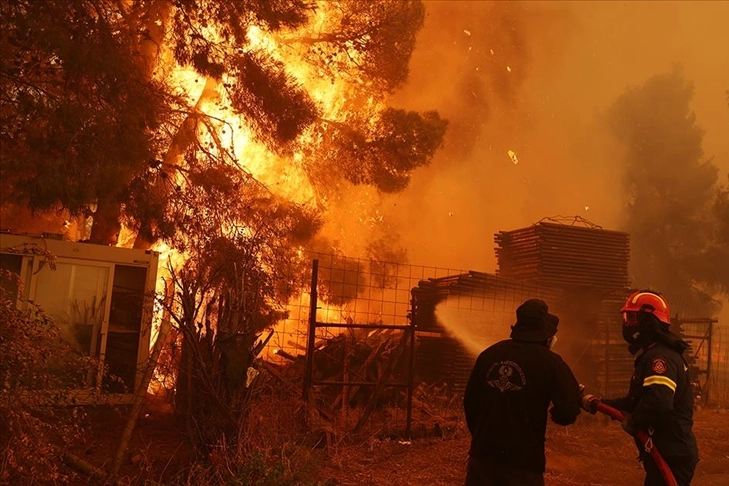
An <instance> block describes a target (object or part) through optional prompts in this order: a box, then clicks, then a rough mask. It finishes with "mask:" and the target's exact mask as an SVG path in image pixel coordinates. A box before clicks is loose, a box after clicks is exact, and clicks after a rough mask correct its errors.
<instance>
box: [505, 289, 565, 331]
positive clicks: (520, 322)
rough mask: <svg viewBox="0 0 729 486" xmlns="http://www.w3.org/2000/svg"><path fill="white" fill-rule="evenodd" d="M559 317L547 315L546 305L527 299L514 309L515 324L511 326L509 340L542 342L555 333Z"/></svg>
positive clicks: (540, 301) (536, 300)
mask: <svg viewBox="0 0 729 486" xmlns="http://www.w3.org/2000/svg"><path fill="white" fill-rule="evenodd" d="M558 324H559V317H557V316H555V315H554V314H550V313H549V307H548V306H547V303H546V302H544V301H543V300H541V299H529V300H527V301H525V302H524V303H523V304H522V305H520V306H519V307H518V308H517V309H516V324H514V325H513V326H511V339H513V340H515V341H530V342H542V341H546V340H547V339H549V338H551V337H552V336H554V335H555V333H556V332H557V325H558Z"/></svg>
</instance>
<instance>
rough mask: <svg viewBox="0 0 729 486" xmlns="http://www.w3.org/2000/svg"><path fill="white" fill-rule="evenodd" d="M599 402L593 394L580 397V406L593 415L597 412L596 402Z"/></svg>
mask: <svg viewBox="0 0 729 486" xmlns="http://www.w3.org/2000/svg"><path fill="white" fill-rule="evenodd" d="M599 402H600V400H598V399H597V397H596V396H595V395H585V396H583V397H582V403H581V404H580V406H581V407H582V409H583V410H585V411H586V412H590V413H591V414H592V415H595V414H596V413H597V404H598V403H599Z"/></svg>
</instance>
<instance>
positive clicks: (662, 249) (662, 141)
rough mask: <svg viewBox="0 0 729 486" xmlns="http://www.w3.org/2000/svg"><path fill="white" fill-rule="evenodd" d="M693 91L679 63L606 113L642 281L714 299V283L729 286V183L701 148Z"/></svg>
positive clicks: (633, 264) (630, 91)
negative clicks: (619, 158)
mask: <svg viewBox="0 0 729 486" xmlns="http://www.w3.org/2000/svg"><path fill="white" fill-rule="evenodd" d="M692 97H693V87H692V85H691V83H689V82H688V81H686V80H685V79H684V77H683V74H682V73H681V71H680V70H679V69H675V70H674V71H672V72H670V73H667V74H661V75H656V76H654V77H652V78H651V79H649V80H648V81H647V82H646V83H645V84H644V85H642V86H640V87H633V88H630V89H628V90H627V91H626V92H625V93H623V95H621V96H620V97H619V98H618V100H617V101H616V102H615V103H614V105H613V106H612V107H611V109H610V110H609V112H608V118H607V119H608V123H609V126H610V129H611V131H612V133H613V134H614V135H615V136H616V138H617V139H618V140H619V141H620V142H621V143H622V146H623V147H624V148H625V164H626V172H625V179H624V183H625V186H624V189H625V192H626V197H627V206H626V211H627V214H626V215H627V222H626V229H627V231H628V232H629V233H630V234H631V251H632V258H631V269H632V272H633V274H634V275H635V280H636V284H637V285H638V286H651V287H652V288H656V289H661V290H663V291H664V292H665V293H666V294H667V295H669V296H671V295H675V296H692V295H693V296H695V297H696V298H698V299H700V300H703V301H704V302H705V303H708V302H710V298H711V295H712V293H713V290H715V289H717V290H719V289H723V290H724V291H726V289H727V288H729V280H727V276H729V272H727V271H726V267H725V266H723V264H722V263H721V262H722V261H723V262H726V261H727V256H729V239H726V238H725V237H724V236H726V235H725V234H722V231H725V228H726V221H727V218H726V217H727V213H726V209H725V204H726V189H724V190H722V189H721V187H720V186H719V185H718V184H717V172H718V170H717V167H716V166H715V165H714V164H713V163H712V162H711V161H710V160H707V159H706V158H705V156H704V154H703V150H702V147H701V143H702V139H703V130H702V129H701V128H700V127H699V126H698V124H697V123H696V119H695V116H694V114H693V113H692V112H691V110H690V102H691V99H692ZM707 257H708V258H707ZM702 261H706V262H711V263H710V267H707V266H706V265H705V264H700V262H702Z"/></svg>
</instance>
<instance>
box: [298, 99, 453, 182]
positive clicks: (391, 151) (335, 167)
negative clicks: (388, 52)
mask: <svg viewBox="0 0 729 486" xmlns="http://www.w3.org/2000/svg"><path fill="white" fill-rule="evenodd" d="M446 127H447V122H446V121H445V120H443V119H442V118H440V116H439V115H438V113H437V112H434V111H431V112H426V113H423V114H420V113H417V112H413V111H406V110H399V109H395V108H386V109H384V110H383V111H382V112H381V113H379V115H378V116H377V117H376V118H375V119H374V120H360V122H359V123H358V124H354V123H350V124H346V125H345V124H341V123H333V122H330V123H323V124H321V125H320V126H319V127H318V129H317V137H318V139H319V140H321V144H320V145H318V146H316V145H312V146H310V147H306V148H305V150H307V152H310V154H311V156H310V160H311V162H310V163H309V165H308V166H307V170H308V171H309V174H310V176H311V177H312V179H313V180H315V181H316V182H317V184H318V185H321V186H324V187H327V186H329V187H333V186H334V185H335V183H336V180H337V179H341V178H344V179H347V180H349V181H350V182H352V183H354V184H367V185H372V186H375V187H376V188H377V189H379V190H380V191H382V192H388V193H393V192H399V191H401V190H403V189H404V188H405V187H407V185H408V183H409V182H410V177H411V174H412V172H413V171H414V170H415V169H417V168H418V167H421V166H424V165H427V164H428V163H429V161H430V160H431V158H432V157H433V155H434V154H435V151H436V150H437V149H438V148H439V147H440V145H441V143H442V141H443V136H444V135H445V131H446Z"/></svg>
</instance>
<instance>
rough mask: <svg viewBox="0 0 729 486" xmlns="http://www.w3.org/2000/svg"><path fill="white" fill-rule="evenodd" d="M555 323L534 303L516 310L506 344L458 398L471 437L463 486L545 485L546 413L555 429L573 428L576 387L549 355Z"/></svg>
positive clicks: (493, 349)
mask: <svg viewBox="0 0 729 486" xmlns="http://www.w3.org/2000/svg"><path fill="white" fill-rule="evenodd" d="M558 323H559V318H558V317H557V316H555V315H552V314H550V313H549V308H548V307H547V304H546V303H545V302H544V301H542V300H538V299H530V300H527V301H526V302H524V303H523V304H522V305H520V306H519V308H518V309H517V310H516V324H514V325H513V326H512V327H511V339H508V340H505V341H501V342H498V343H496V344H494V345H492V346H490V347H489V348H487V349H486V350H484V351H483V352H482V353H481V354H480V355H479V357H478V358H477V360H476V364H475V365H474V367H473V370H472V372H471V376H470V378H469V381H468V384H467V386H466V391H465V394H464V397H463V407H464V411H465V415H466V423H467V425H468V429H469V431H470V432H471V437H472V439H471V448H470V451H469V460H468V470H467V476H466V486H490V485H499V486H507V485H519V486H532V485H535V486H542V485H543V484H544V469H545V464H546V459H545V454H544V442H545V432H546V428H547V410H548V409H549V405H550V403H552V404H553V407H552V408H551V409H549V415H550V416H551V418H552V420H553V421H554V422H555V423H557V424H560V425H569V424H572V423H574V422H575V420H576V419H577V416H578V415H579V413H580V404H581V395H580V388H579V384H578V382H577V380H576V379H575V377H574V375H573V374H572V371H571V370H570V368H569V367H568V366H567V364H566V363H565V362H564V361H563V360H562V358H561V357H560V356H559V355H558V354H556V353H554V352H553V351H552V350H551V349H550V348H551V347H552V346H553V345H554V342H555V341H556V336H555V334H556V332H557V325H558Z"/></svg>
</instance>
